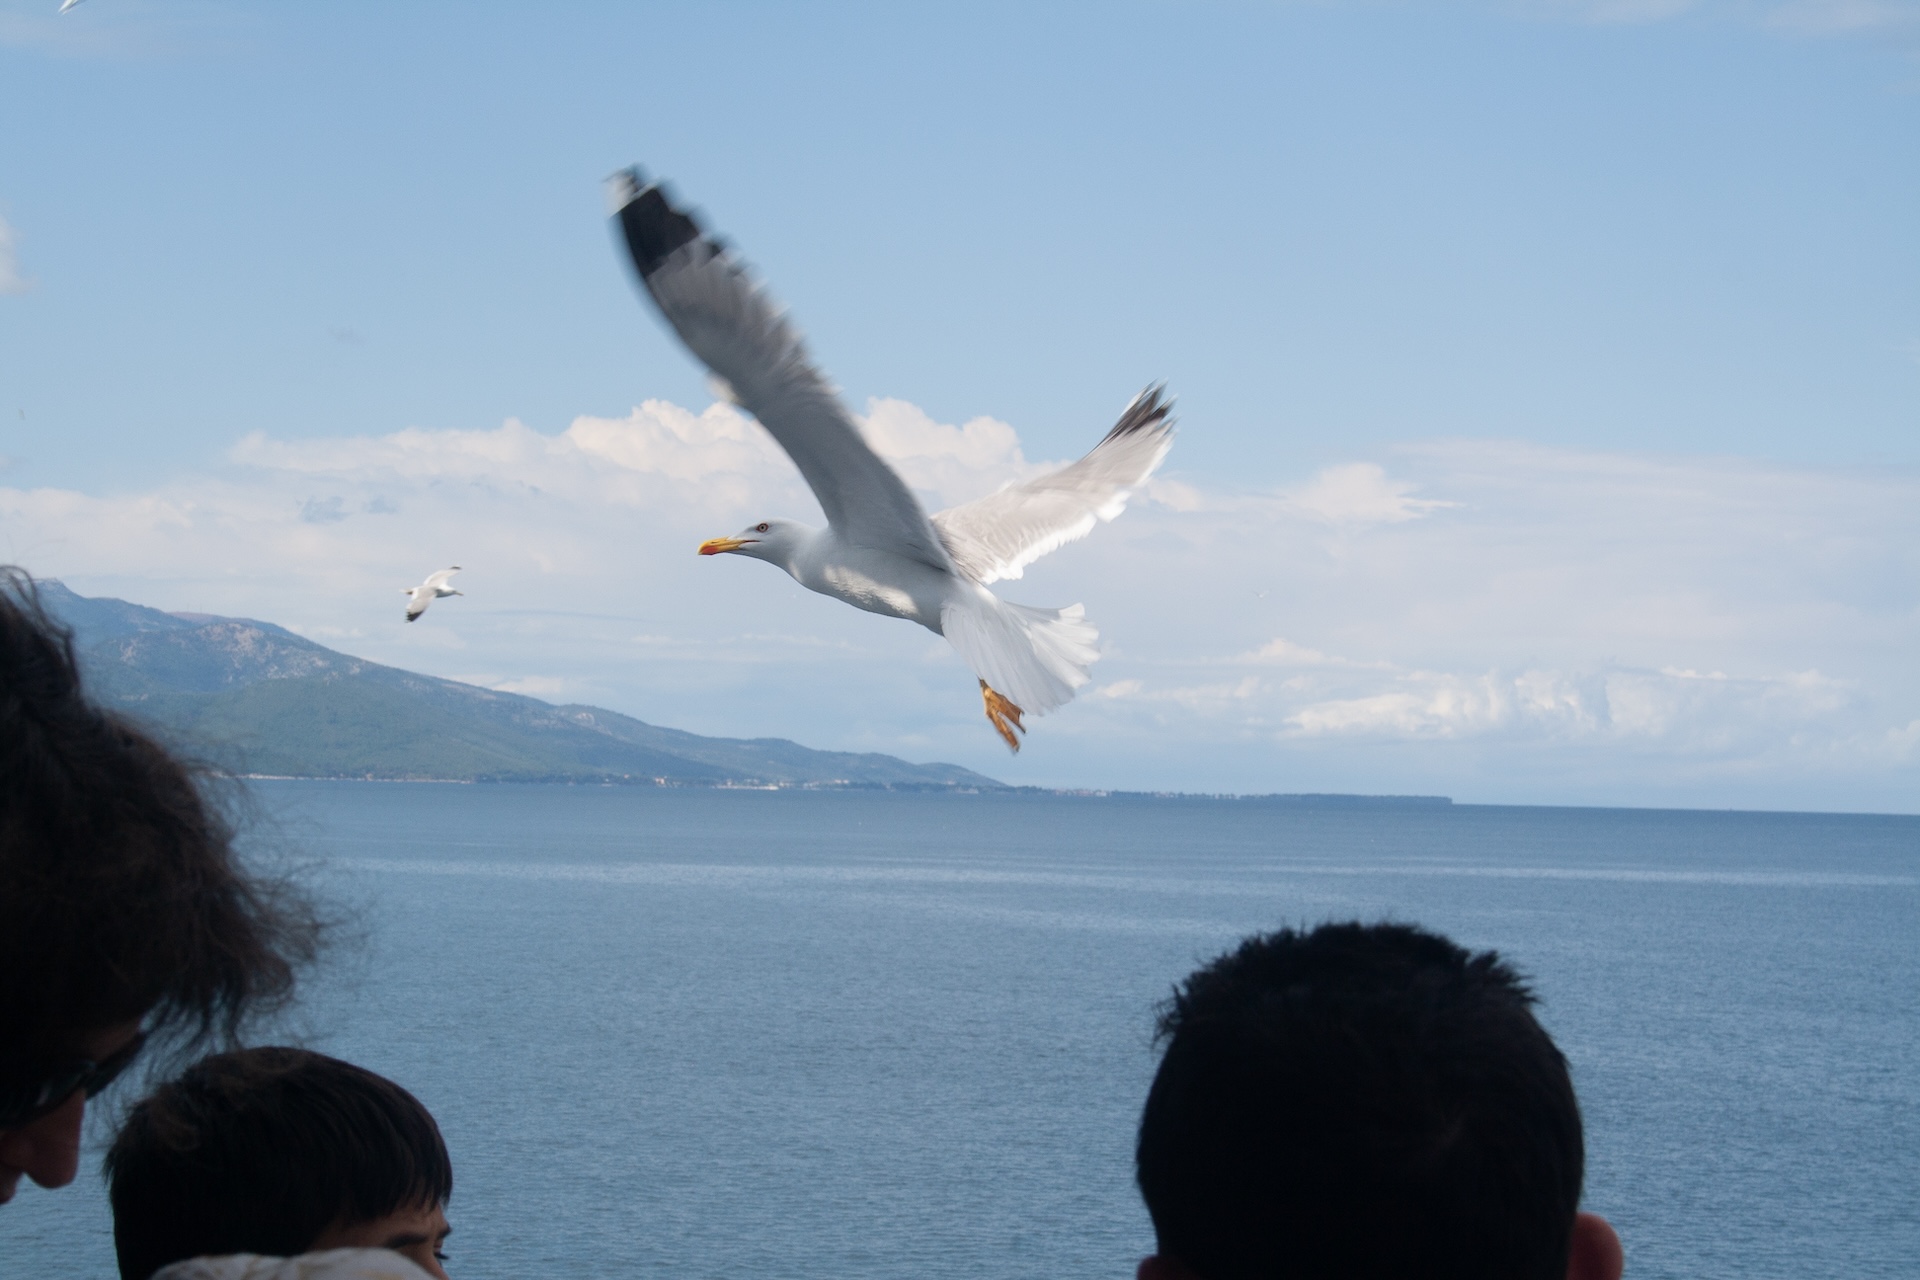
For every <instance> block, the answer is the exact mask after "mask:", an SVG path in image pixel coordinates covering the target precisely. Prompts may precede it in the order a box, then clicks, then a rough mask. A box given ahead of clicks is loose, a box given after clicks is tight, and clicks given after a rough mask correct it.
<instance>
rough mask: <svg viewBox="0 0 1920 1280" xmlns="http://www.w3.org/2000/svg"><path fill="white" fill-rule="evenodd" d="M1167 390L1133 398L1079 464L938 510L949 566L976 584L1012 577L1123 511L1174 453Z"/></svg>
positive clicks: (937, 522)
mask: <svg viewBox="0 0 1920 1280" xmlns="http://www.w3.org/2000/svg"><path fill="white" fill-rule="evenodd" d="M1165 390H1166V388H1165V387H1164V386H1152V387H1148V388H1147V389H1146V390H1145V391H1142V392H1141V393H1140V394H1139V395H1137V396H1135V397H1134V398H1133V403H1132V404H1130V405H1128V406H1127V410H1126V412H1125V413H1123V414H1121V415H1120V421H1119V422H1118V423H1116V424H1114V428H1113V430H1111V431H1109V432H1107V435H1106V438H1105V439H1104V440H1102V441H1101V442H1100V443H1099V444H1097V445H1095V446H1094V447H1093V449H1092V451H1090V452H1089V453H1088V454H1087V456H1086V457H1084V458H1082V459H1080V461H1078V462H1076V463H1073V464H1072V465H1070V466H1065V467H1062V468H1060V470H1058V471H1055V472H1051V473H1049V474H1047V475H1044V476H1041V477H1040V478H1039V479H1038V480H1029V481H1028V482H1027V483H1025V484H1017V485H1009V486H1007V487H1006V488H1004V489H1002V490H1000V491H999V492H998V493H990V494H988V495H987V496H986V497H984V498H980V499H978V500H976V501H974V502H968V503H965V504H963V505H961V506H958V507H948V508H947V509H946V510H945V511H939V512H935V513H934V516H933V526H934V528H935V529H937V530H939V532H940V538H941V540H942V541H943V542H945V543H946V544H947V553H948V554H949V555H951V556H952V557H953V562H954V564H955V565H956V566H958V568H959V569H960V571H961V572H962V573H964V574H966V575H967V576H968V577H970V578H972V579H973V580H974V581H976V582H983V583H984V582H995V581H997V580H999V579H1001V578H1017V577H1019V576H1020V575H1021V574H1022V573H1024V572H1025V571H1026V568H1027V566H1028V565H1030V564H1032V563H1033V562H1034V561H1035V560H1038V559H1039V558H1040V557H1041V556H1043V555H1046V554H1047V552H1049V551H1052V550H1054V549H1055V548H1057V547H1061V546H1064V545H1066V544H1067V543H1069V542H1073V541H1075V540H1076V539H1079V538H1084V537H1086V536H1087V534H1088V533H1090V532H1092V530H1093V526H1094V523H1095V522H1096V521H1100V520H1111V519H1113V518H1114V517H1115V516H1117V515H1119V514H1120V513H1121V512H1122V511H1124V510H1126V506H1127V499H1128V497H1130V496H1131V495H1132V493H1133V491H1134V490H1135V489H1137V488H1139V487H1140V486H1141V485H1142V484H1144V483H1145V482H1146V479H1147V477H1148V476H1150V475H1152V474H1153V471H1154V468H1156V467H1158V466H1159V465H1160V462H1161V460H1162V459H1163V458H1165V457H1166V456H1167V450H1168V449H1171V448H1172V447H1173V418H1172V417H1171V416H1170V415H1171V411H1172V408H1173V405H1172V402H1171V401H1167V400H1163V399H1162V398H1161V393H1162V392H1163V391H1165Z"/></svg>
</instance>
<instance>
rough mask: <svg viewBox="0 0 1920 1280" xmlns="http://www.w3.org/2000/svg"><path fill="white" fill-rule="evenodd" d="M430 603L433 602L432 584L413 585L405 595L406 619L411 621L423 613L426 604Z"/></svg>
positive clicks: (425, 609)
mask: <svg viewBox="0 0 1920 1280" xmlns="http://www.w3.org/2000/svg"><path fill="white" fill-rule="evenodd" d="M432 603H433V587H432V586H430V585H429V586H419V587H415V588H414V589H413V590H412V591H411V592H409V593H408V595H407V621H408V622H412V621H413V620H414V619H415V618H417V617H419V616H420V615H421V614H423V613H425V612H426V611H427V606H428V605H430V604H432Z"/></svg>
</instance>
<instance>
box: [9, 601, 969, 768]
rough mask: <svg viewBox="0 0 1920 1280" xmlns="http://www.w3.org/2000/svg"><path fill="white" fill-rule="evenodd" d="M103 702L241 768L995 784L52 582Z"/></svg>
mask: <svg viewBox="0 0 1920 1280" xmlns="http://www.w3.org/2000/svg"><path fill="white" fill-rule="evenodd" d="M41 591H42V597H43V599H44V600H45V601H46V603H47V605H48V607H49V609H51V610H52V612H54V613H55V614H56V615H57V616H59V617H60V618H62V619H63V620H65V621H66V622H67V623H68V625H70V626H71V627H73V629H74V637H75V643H76V646H77V648H78V649H79V651H80V655H81V662H82V664H83V666H84V668H85V672H86V677H87V679H88V681H89V682H90V684H91V686H92V687H93V688H94V690H95V691H96V692H97V693H98V694H99V695H100V696H101V697H102V698H104V699H105V700H107V701H109V702H111V703H113V704H114V705H116V706H118V707H120V708H122V709H124V710H126V711H128V712H130V713H132V714H133V715H135V716H137V717H139V718H141V719H142V720H144V721H146V722H147V723H149V724H151V725H153V726H154V727H156V728H157V729H158V730H160V731H161V733H162V734H163V735H164V736H166V737H167V738H168V739H169V740H170V741H173V742H176V743H179V744H180V745H182V746H183V747H184V748H185V749H187V750H189V751H191V752H195V753H197V754H198V755H200V756H201V757H203V758H209V759H211V760H213V761H214V762H215V763H217V764H221V765H224V766H226V767H228V768H232V769H235V770H238V771H240V772H246V773H255V774H273V775H284V776H292V777H319V778H391V779H404V778H448V779H463V780H475V781H481V780H487V781H521V782H535V781H539V782H559V781H572V782H588V781H623V782H638V783H656V784H664V785H693V786H728V785H768V784H777V785H786V786H843V787H845V786H852V787H895V788H943V789H944V788H998V787H1000V786H1001V785H1002V784H1001V783H999V782H996V781H994V780H993V779H991V778H988V777H985V776H983V775H981V774H977V773H973V772H971V771H970V770H967V769H962V768H960V767H959V766H957V765H948V764H912V763H910V762H908V761H905V760H900V759H896V758H895V757H893V756H886V755H877V754H858V755H856V754H851V753H844V752H833V751H814V750H811V749H809V748H807V747H803V746H800V745H799V744H798V743H794V742H789V741H787V740H786V739H784V738H754V739H735V738H704V737H701V736H699V735H697V734H692V733H683V732H681V731H679V730H677V729H665V728H661V727H660V726H658V725H651V724H647V723H645V722H643V721H640V720H635V719H633V718H632V717H630V716H624V715H620V714H619V713H617V712H613V711H606V710H603V709H601V708H599V707H588V706H577V705H575V706H555V705H554V704H552V703H549V702H542V701H541V700H540V699H538V698H529V697H525V696H522V695H520V694H513V693H501V692H498V691H495V690H492V689H483V688H480V687H478V686H476V685H470V684H461V683H459V682H458V681H454V680H442V679H438V678H436V677H434V676H424V675H418V674H416V673H414V672H411V671H402V670H399V669H398V668H395V667H386V666H381V665H380V664H378V663H374V662H368V661H365V660H364V659H361V658H355V657H352V656H350V655H348V654H344V653H338V652H336V651H334V650H332V649H328V648H326V647H324V646H322V645H318V644H315V643H313V642H312V641H311V640H305V639H302V638H301V637H299V636H297V635H295V634H293V633H292V632H291V631H288V630H286V629H285V628H282V627H277V626H274V625H273V624H272V623H269V622H256V621H253V620H251V619H246V618H219V617H213V616H210V615H205V614H189V613H178V614H176V613H163V612H161V611H160V610H158V609H149V608H146V607H144V606H142V605H137V604H129V603H128V602H126V601H124V600H113V599H105V598H89V597H86V596H81V595H77V594H75V593H74V592H72V591H70V590H68V589H67V588H66V587H65V586H63V585H61V584H60V583H57V582H45V583H42V584H41Z"/></svg>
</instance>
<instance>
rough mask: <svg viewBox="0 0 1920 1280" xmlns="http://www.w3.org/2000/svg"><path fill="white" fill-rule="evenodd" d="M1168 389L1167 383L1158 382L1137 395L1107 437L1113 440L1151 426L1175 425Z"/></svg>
mask: <svg viewBox="0 0 1920 1280" xmlns="http://www.w3.org/2000/svg"><path fill="white" fill-rule="evenodd" d="M1166 391H1167V384H1166V383H1164V382H1156V383H1154V384H1152V385H1151V386H1149V387H1148V388H1147V389H1146V390H1144V391H1142V392H1141V393H1140V394H1139V395H1137V396H1135V397H1134V398H1133V401H1132V403H1130V404H1128V405H1127V407H1126V411H1125V412H1123V413H1122V414H1121V415H1120V421H1118V422H1116V423H1114V424H1113V430H1111V431H1109V432H1107V436H1106V438H1107V439H1108V440H1113V439H1116V438H1118V437H1120V436H1130V435H1132V434H1134V433H1135V432H1136V431H1145V430H1147V429H1149V428H1151V427H1158V426H1162V425H1165V426H1171V425H1173V400H1172V399H1171V398H1169V397H1168V396H1167V394H1166Z"/></svg>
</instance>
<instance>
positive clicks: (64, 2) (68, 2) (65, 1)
mask: <svg viewBox="0 0 1920 1280" xmlns="http://www.w3.org/2000/svg"><path fill="white" fill-rule="evenodd" d="M79 3H80V0H60V10H59V13H56V14H55V15H54V16H55V17H58V16H59V14H60V13H65V12H66V11H67V10H69V9H71V8H73V6H75V5H77V4H79Z"/></svg>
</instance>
